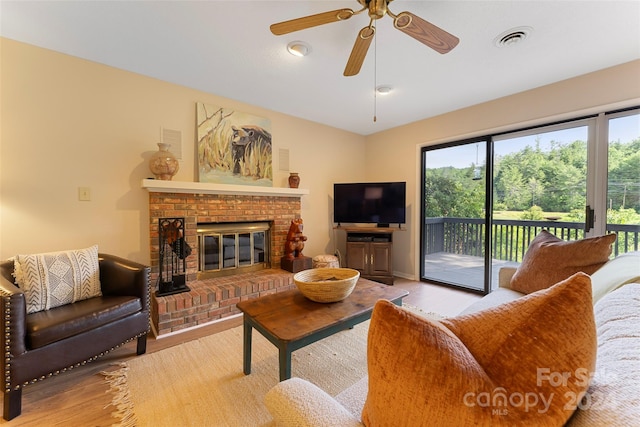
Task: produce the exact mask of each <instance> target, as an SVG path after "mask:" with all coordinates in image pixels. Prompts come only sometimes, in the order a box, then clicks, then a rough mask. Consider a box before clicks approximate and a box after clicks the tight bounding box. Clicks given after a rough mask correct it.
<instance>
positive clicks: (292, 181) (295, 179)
mask: <svg viewBox="0 0 640 427" xmlns="http://www.w3.org/2000/svg"><path fill="white" fill-rule="evenodd" d="M298 185H300V176H299V175H298V173H297V172H291V173H290V174H289V188H298Z"/></svg>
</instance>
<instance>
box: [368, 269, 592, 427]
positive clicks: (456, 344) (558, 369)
mask: <svg viewBox="0 0 640 427" xmlns="http://www.w3.org/2000/svg"><path fill="white" fill-rule="evenodd" d="M596 345H597V344H596V330H595V321H594V316H593V306H592V299H591V286H590V278H589V276H587V275H586V274H583V273H578V274H576V275H574V276H572V277H570V278H569V279H567V280H565V281H563V282H561V283H558V284H557V285H555V286H552V287H551V288H549V289H545V290H543V291H539V292H536V293H533V294H530V295H527V296H524V297H522V298H520V299H518V300H515V301H512V302H509V303H507V304H503V305H500V306H497V307H494V308H491V309H488V310H484V311H480V312H477V313H472V314H468V315H464V316H460V317H456V318H452V319H449V320H444V321H442V322H437V321H432V320H429V319H426V318H423V317H421V316H419V315H416V314H413V313H411V312H409V311H407V310H404V309H402V308H400V307H397V306H395V305H394V304H392V303H390V302H388V301H384V300H381V301H378V302H377V303H376V306H375V308H374V311H373V315H372V317H371V324H370V327H369V339H368V343H367V361H368V362H367V363H368V373H369V390H368V393H367V399H366V402H365V405H364V408H363V411H362V421H363V423H364V424H365V425H366V426H369V427H375V426H392V425H396V426H513V425H535V426H562V425H563V424H564V423H565V422H566V421H567V420H568V419H569V417H571V415H572V414H573V412H574V410H575V408H576V406H577V404H578V402H580V398H581V396H582V394H583V393H584V392H585V391H586V390H587V388H588V386H589V384H588V383H589V374H590V373H591V372H593V370H594V366H595V360H596Z"/></svg>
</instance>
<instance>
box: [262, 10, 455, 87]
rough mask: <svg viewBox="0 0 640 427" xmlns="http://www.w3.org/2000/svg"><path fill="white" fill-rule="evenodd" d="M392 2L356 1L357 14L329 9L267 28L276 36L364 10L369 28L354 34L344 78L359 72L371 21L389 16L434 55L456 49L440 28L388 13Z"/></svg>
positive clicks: (402, 14)
mask: <svg viewBox="0 0 640 427" xmlns="http://www.w3.org/2000/svg"><path fill="white" fill-rule="evenodd" d="M392 1H393V0H358V3H360V4H361V5H362V9H360V10H358V11H353V10H352V9H338V10H332V11H329V12H322V13H318V14H315V15H309V16H305V17H302V18H297V19H292V20H289V21H284V22H279V23H277V24H273V25H271V27H270V28H271V32H272V33H273V34H275V35H276V36H280V35H283V34H289V33H292V32H294V31H300V30H304V29H306V28H311V27H316V26H318V25H323V24H329V23H331V22H337V21H346V20H347V19H349V18H351V17H352V16H354V15H358V14H360V13H362V12H364V11H365V10H368V11H369V18H370V21H369V25H367V26H366V27H364V28H363V29H361V30H360V32H359V33H358V37H357V38H356V42H355V44H354V45H353V49H352V51H351V55H350V56H349V60H348V61H347V66H346V67H345V69H344V75H345V76H355V75H356V74H358V73H359V72H360V68H361V67H362V63H363V62H364V58H365V56H367V51H368V50H369V45H370V44H371V41H372V40H373V36H374V35H375V32H376V29H375V26H374V25H373V23H374V21H375V20H377V19H380V18H382V17H383V16H385V15H389V16H390V17H391V18H393V26H394V27H395V28H397V29H398V30H400V31H402V32H403V33H405V34H407V35H409V36H411V37H413V38H414V39H416V40H418V41H419V42H421V43H424V44H425V45H427V46H429V47H430V48H432V49H434V50H435V51H437V52H440V53H443V54H444V53H447V52H449V51H451V50H452V49H453V48H454V47H456V46H457V44H458V42H459V41H460V40H459V39H458V38H457V37H456V36H454V35H452V34H449V33H448V32H446V31H445V30H443V29H442V28H439V27H437V26H435V25H433V24H431V23H430V22H427V21H425V20H424V19H422V18H420V17H418V16H416V15H414V14H413V13H411V12H400V13H399V14H397V15H396V14H394V13H392V12H391V11H390V10H389V3H391V2H392Z"/></svg>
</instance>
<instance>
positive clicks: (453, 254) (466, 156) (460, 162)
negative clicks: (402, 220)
mask: <svg viewBox="0 0 640 427" xmlns="http://www.w3.org/2000/svg"><path fill="white" fill-rule="evenodd" d="M422 155H423V159H422V162H423V166H424V167H423V169H422V171H423V180H422V183H423V186H422V187H423V204H422V209H423V214H422V218H424V223H423V226H422V248H423V258H422V259H423V261H424V262H423V263H422V266H421V277H422V279H423V280H426V281H429V282H436V283H442V284H447V285H452V286H456V287H462V288H467V289H471V290H474V291H479V292H483V293H485V271H486V269H485V256H484V255H485V243H486V238H487V236H486V224H487V210H486V199H487V197H486V185H487V181H486V176H487V174H486V158H487V141H486V140H475V141H472V142H465V143H462V144H458V145H453V146H446V147H440V148H435V149H433V150H428V149H425V150H423V154H422Z"/></svg>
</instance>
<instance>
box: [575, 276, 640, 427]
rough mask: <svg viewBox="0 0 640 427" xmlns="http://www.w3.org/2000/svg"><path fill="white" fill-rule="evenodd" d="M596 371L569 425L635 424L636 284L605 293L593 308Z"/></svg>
mask: <svg viewBox="0 0 640 427" xmlns="http://www.w3.org/2000/svg"><path fill="white" fill-rule="evenodd" d="M594 310H595V316H596V326H597V331H598V360H597V362H596V371H595V375H594V376H593V380H592V381H591V385H590V386H589V390H587V394H586V395H585V396H584V398H583V399H582V401H581V402H580V405H579V406H578V410H577V411H576V413H575V415H574V417H573V418H572V419H571V420H570V423H569V424H568V425H569V426H571V427H583V426H584V427H587V426H617V427H620V426H629V427H631V426H637V425H638V420H640V382H638V381H639V379H640V351H639V349H640V284H635V283H634V284H629V285H625V286H623V287H622V288H620V289H618V290H616V291H613V292H611V293H610V294H607V295H606V296H605V297H603V298H602V299H601V300H600V301H598V302H597V303H596V305H595V307H594Z"/></svg>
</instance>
